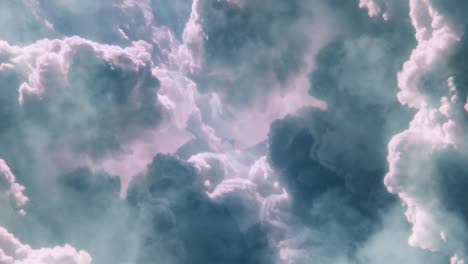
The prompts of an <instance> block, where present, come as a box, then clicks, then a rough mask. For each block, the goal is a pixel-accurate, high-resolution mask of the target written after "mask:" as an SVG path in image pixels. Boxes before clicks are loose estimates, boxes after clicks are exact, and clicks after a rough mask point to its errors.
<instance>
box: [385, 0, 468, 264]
mask: <svg viewBox="0 0 468 264" xmlns="http://www.w3.org/2000/svg"><path fill="white" fill-rule="evenodd" d="M410 3H411V5H410V6H411V12H410V16H411V19H412V24H413V26H414V28H415V31H416V32H415V33H416V34H415V36H416V39H417V41H418V44H417V46H416V47H415V48H414V50H413V51H412V54H411V57H410V58H409V59H408V60H407V62H405V64H404V66H403V69H402V70H401V72H399V74H398V81H399V83H398V85H399V88H400V92H399V94H398V95H399V100H400V102H401V103H402V104H405V105H408V106H410V107H414V108H416V109H417V113H416V115H415V116H414V118H413V120H412V121H411V123H410V125H409V127H408V129H407V130H405V131H403V132H401V133H400V134H398V135H396V136H395V137H393V139H392V140H391V142H390V144H389V155H388V162H389V166H390V170H389V172H388V174H387V175H386V177H385V184H386V186H387V187H388V189H389V191H391V192H393V193H396V194H398V196H399V197H400V199H401V200H402V201H403V202H404V203H405V204H406V206H407V211H406V216H407V218H408V221H409V222H411V224H412V233H411V237H410V240H409V242H410V244H411V245H414V246H417V247H421V248H424V249H428V250H432V251H436V252H443V253H444V254H447V255H452V256H453V257H452V259H451V261H452V263H463V262H464V261H466V254H467V253H466V252H467V251H466V236H465V235H464V233H465V231H464V230H465V229H466V221H467V218H466V210H465V205H464V204H463V202H462V201H463V200H464V196H463V194H462V193H463V191H461V190H462V189H464V188H465V187H466V179H465V176H466V166H465V165H464V164H465V163H466V158H467V156H466V148H465V143H464V142H465V139H464V132H463V131H464V130H465V129H466V125H465V124H466V109H465V105H466V92H465V91H466V88H465V85H466V83H465V81H464V80H465V77H464V75H465V74H464V67H463V63H464V62H463V61H464V58H465V56H466V55H465V52H466V48H465V40H464V39H465V32H466V26H465V23H464V22H462V21H461V20H460V13H459V12H460V11H461V10H466V5H465V4H464V3H460V2H457V1H447V2H444V3H443V2H441V1H410ZM455 6H456V7H457V9H458V10H456V9H455Z"/></svg>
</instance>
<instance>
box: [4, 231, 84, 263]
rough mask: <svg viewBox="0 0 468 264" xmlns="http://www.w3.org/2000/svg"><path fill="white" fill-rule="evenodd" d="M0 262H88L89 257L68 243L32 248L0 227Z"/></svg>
mask: <svg viewBox="0 0 468 264" xmlns="http://www.w3.org/2000/svg"><path fill="white" fill-rule="evenodd" d="M0 263H2V264H27V263H37V264H55V263H57V264H59V263H67V264H89V263H91V257H90V255H89V254H88V253H87V252H86V251H83V250H80V251H77V250H76V249H75V248H73V247H72V246H70V245H64V246H61V247H54V248H41V249H32V248H31V247H30V246H29V245H25V244H22V243H21V242H20V241H19V240H18V239H17V238H16V237H14V236H13V234H11V233H9V232H8V230H6V229H5V228H3V227H0Z"/></svg>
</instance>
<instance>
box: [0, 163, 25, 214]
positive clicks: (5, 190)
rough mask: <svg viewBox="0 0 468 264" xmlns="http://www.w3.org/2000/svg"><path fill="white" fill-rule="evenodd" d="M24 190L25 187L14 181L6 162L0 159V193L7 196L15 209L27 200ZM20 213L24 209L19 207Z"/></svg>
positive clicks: (22, 212)
mask: <svg viewBox="0 0 468 264" xmlns="http://www.w3.org/2000/svg"><path fill="white" fill-rule="evenodd" d="M24 190H25V187H24V186H23V185H21V184H19V183H17V182H16V177H15V175H14V174H13V173H12V172H11V170H10V168H9V167H8V164H7V163H6V162H5V161H4V160H3V159H0V195H6V196H7V197H9V199H10V201H11V202H12V205H13V207H14V208H15V209H16V208H21V207H23V206H24V205H25V204H26V203H27V202H28V200H29V199H28V197H27V196H26V195H25V194H24ZM20 214H25V211H24V210H23V209H20Z"/></svg>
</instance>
